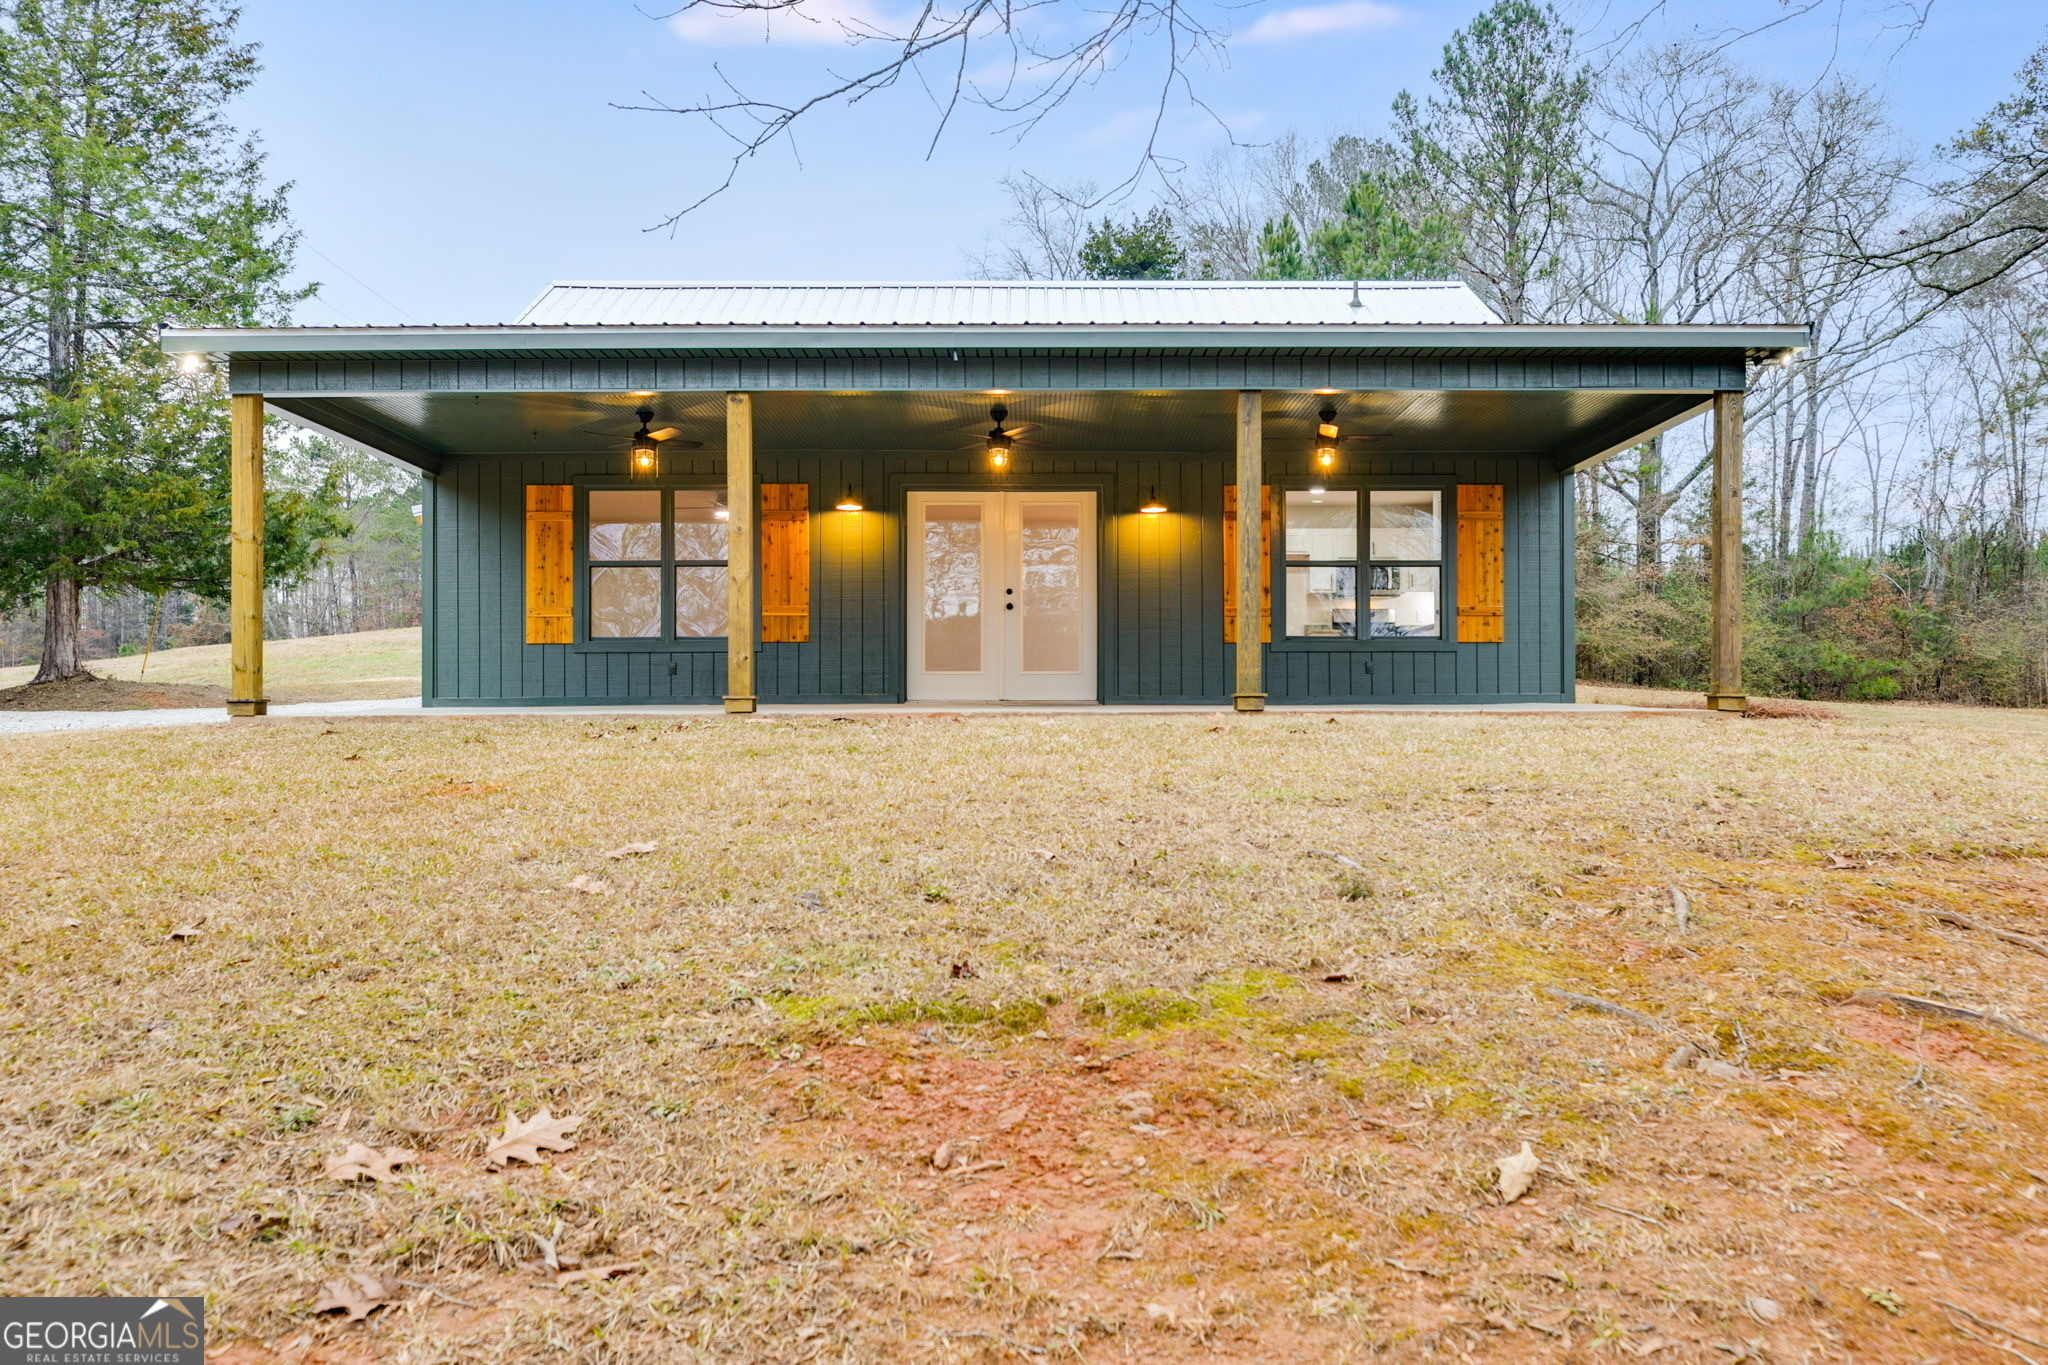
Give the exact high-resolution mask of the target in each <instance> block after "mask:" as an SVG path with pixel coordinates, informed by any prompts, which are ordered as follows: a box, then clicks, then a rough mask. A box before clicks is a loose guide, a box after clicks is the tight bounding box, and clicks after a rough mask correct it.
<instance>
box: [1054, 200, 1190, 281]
mask: <svg viewBox="0 0 2048 1365" xmlns="http://www.w3.org/2000/svg"><path fill="white" fill-rule="evenodd" d="M1079 261H1080V265H1081V276H1082V278H1083V279H1090V280H1173V279H1179V278H1180V272H1181V269H1182V267H1183V266H1185V265H1186V264H1187V251H1186V249H1185V248H1183V247H1182V246H1181V244H1180V239H1179V238H1178V237H1177V236H1176V235H1175V234H1174V230H1173V219H1172V217H1171V216H1170V215H1168V213H1167V212H1166V210H1165V209H1157V208H1155V209H1153V210H1152V211H1150V212H1149V213H1146V214H1145V215H1144V216H1142V217H1138V218H1133V219H1131V220H1130V221H1129V222H1128V223H1118V222H1117V221H1116V220H1114V219H1112V218H1104V219H1103V220H1102V222H1101V223H1099V224H1097V225H1096V227H1095V229H1094V230H1093V231H1091V232H1090V233H1089V234H1088V237H1087V240H1086V241H1084V242H1082V243H1081V250H1080V253H1079Z"/></svg>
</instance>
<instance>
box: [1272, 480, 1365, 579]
mask: <svg viewBox="0 0 2048 1365" xmlns="http://www.w3.org/2000/svg"><path fill="white" fill-rule="evenodd" d="M1287 558H1288V560H1289V561H1290V562H1293V563H1299V562H1301V561H1303V560H1312V559H1356V558H1358V494H1357V493H1356V492H1355V491H1353V490H1351V489H1345V488H1331V489H1322V488H1292V489H1289V490H1288V492H1287Z"/></svg>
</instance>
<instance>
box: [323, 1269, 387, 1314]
mask: <svg viewBox="0 0 2048 1365" xmlns="http://www.w3.org/2000/svg"><path fill="white" fill-rule="evenodd" d="M398 1290H399V1284H398V1281H396V1280H386V1279H382V1278H380V1277H378V1276H376V1275H344V1276H343V1277H342V1278H340V1279H338V1280H329V1281H328V1282H327V1287H326V1289H325V1291H324V1293H323V1296H322V1298H321V1299H320V1300H319V1302H317V1303H315V1304H314V1305H313V1311H314V1312H315V1313H339V1314H341V1315H342V1321H343V1322H361V1321H362V1320H363V1319H364V1318H367V1317H368V1316H370V1314H372V1313H374V1312H376V1311H377V1310H378V1309H379V1308H389V1307H390V1306H391V1301H392V1297H393V1296H394V1295H395V1294H397V1293H398Z"/></svg>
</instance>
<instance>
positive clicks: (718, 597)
mask: <svg viewBox="0 0 2048 1365" xmlns="http://www.w3.org/2000/svg"><path fill="white" fill-rule="evenodd" d="M725 620H726V617H725V570H724V568H722V567H714V566H704V565H700V566H697V567H692V566H690V565H687V564H679V565H677V566H676V638H678V639H682V640H701V639H715V638H717V637H719V636H722V635H724V634H725Z"/></svg>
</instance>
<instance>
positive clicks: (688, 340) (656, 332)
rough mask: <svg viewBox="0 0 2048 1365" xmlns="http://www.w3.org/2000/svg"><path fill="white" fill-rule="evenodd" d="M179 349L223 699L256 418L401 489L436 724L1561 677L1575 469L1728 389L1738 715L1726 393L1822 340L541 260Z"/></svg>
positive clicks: (1350, 306) (1736, 482)
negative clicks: (484, 290) (388, 312)
mask: <svg viewBox="0 0 2048 1365" xmlns="http://www.w3.org/2000/svg"><path fill="white" fill-rule="evenodd" d="M163 344H164V345H165V346H166V347H167V348H168V349H169V350H170V351H172V352H174V353H178V354H180V355H182V356H186V357H208V358H210V359H211V361H212V363H214V364H217V365H221V366H224V367H225V369H226V374H227V380H228V387H229V390H230V392H231V394H232V398H231V403H232V407H233V447H234V472H235V512H234V527H233V534H234V538H235V539H234V555H235V560H234V562H235V575H234V598H233V622H234V658H235V665H234V684H233V691H232V695H233V696H234V698H235V700H233V701H232V702H230V703H229V708H230V710H231V711H232V712H234V713H235V714H241V715H252V714H261V713H262V712H263V710H264V705H265V702H264V694H263V667H262V657H263V654H262V600H261V597H262V594H261V583H262V562H261V555H262V498H261V489H262V478H263V470H262V425H263V422H264V419H265V414H266V413H271V414H275V415H277V416H279V417H282V418H285V419H287V420H289V421H292V422H296V423H299V424H301V425H303V426H306V427H309V428H312V429H313V430H315V431H319V432H323V433H326V434H328V435H330V436H333V437H337V438H339V439H341V440H344V441H347V442H350V443H353V444H355V445H358V446H361V447H363V448H365V449H368V450H371V451H374V452H376V453H378V454H379V455H381V456H383V457H385V458H387V459H390V460H394V461H396V462H398V463H399V464H401V465H404V466H406V467H408V468H411V469H416V470H418V471H420V472H421V473H422V474H424V475H425V477H426V487H427V492H426V498H425V508H426V511H425V564H426V569H425V617H424V619H425V642H424V646H425V647H424V656H425V657H424V665H423V672H424V677H423V678H422V687H423V693H424V697H425V701H426V704H427V705H429V706H455V705H459V706H487V705H508V706H510V705H519V706H534V705H548V704H565V705H591V704H602V705H622V704H638V703H666V704H674V703H701V704H707V705H718V704H723V706H724V707H725V709H727V710H728V711H735V712H745V711H751V710H753V709H754V708H755V706H756V705H757V704H758V703H761V702H781V703H793V702H816V703H852V702H868V703H876V702H881V703H886V702H946V703H953V702H1003V701H1011V702H1062V703H1088V702H1105V703H1108V702H1115V703H1140V704H1142V703H1199V704H1204V705H1211V704H1221V703H1225V702H1230V703H1234V704H1235V705H1236V707H1237V708H1238V709H1240V710H1258V709H1261V708H1262V707H1264V706H1265V705H1267V704H1269V703H1272V704H1283V703H1285V704H1303V703H1311V704H1318V705H1321V704H1343V703H1361V702H1379V703H1385V702H1428V703H1447V702H1465V703H1501V702H1556V701H1569V700H1570V699H1571V698H1572V695H1573V672H1574V670H1573V654H1574V642H1573V630H1572V578H1573V529H1574V527H1573V517H1574V500H1573V496H1572V479H1571V475H1572V474H1573V473H1574V472H1575V471H1577V470H1581V469H1584V468H1586V467H1588V466H1589V465H1592V464H1594V463H1596V462H1598V461H1600V460H1603V459H1606V458H1607V457H1608V456H1610V455H1612V454H1614V453H1616V452H1618V451H1622V450H1625V449H1627V448H1628V447H1630V446H1631V445H1633V444H1635V443H1637V442H1639V441H1642V440H1644V439H1645V438H1647V437H1648V436H1650V435H1652V434H1654V433H1657V432H1660V431H1664V430H1666V429H1667V428H1669V427H1672V426H1673V425H1675V424H1677V423H1679V422H1683V421H1685V420H1687V419H1688V418H1691V417H1693V416H1695V415H1697V414H1702V413H1709V412H1710V413H1711V414H1712V420H1713V422H1714V424H1715V426H1714V452H1715V458H1714V476H1713V477H1714V483H1713V506H1714V508H1715V509H1716V513H1717V516H1716V526H1715V530H1714V534H1713V536H1712V538H1711V540H1712V544H1711V553H1712V555H1713V564H1714V569H1715V573H1716V584H1717V586H1716V589H1715V594H1714V606H1713V610H1714V613H1715V623H1714V626H1715V628H1714V636H1713V638H1714V659H1713V684H1712V690H1711V692H1710V694H1709V701H1710V704H1711V705H1713V706H1716V707H1722V708H1731V707H1733V708H1739V707H1740V706H1741V705H1742V695H1741V692H1742V689H1741V682H1740V659H1739V655H1740V636H1739V603H1740V597H1739V583H1740V575H1739V560H1740V554H1741V534H1740V516H1741V500H1740V489H1741V478H1742V463H1741V461H1742V421H1741V411H1742V394H1743V389H1744V387H1745V382H1746V375H1747V373H1748V371H1749V368H1750V367H1751V366H1755V365H1759V364H1763V363H1766V362H1770V361H1774V360H1781V359H1784V358H1786V357H1789V356H1790V355H1791V354H1792V353H1793V352H1794V351H1796V350H1798V349H1799V348H1802V347H1804V346H1805V345H1807V344H1808V335H1807V332H1806V330H1805V329H1804V328H1802V327H1798V326H1784V325H1763V326H1578V325H1574V326H1533V325H1509V324H1504V323H1502V322H1501V321H1499V319H1498V318H1497V317H1495V316H1494V315H1493V314H1492V313H1491V312H1490V311H1489V310H1488V309H1487V308H1486V307H1485V305H1484V304H1483V303H1481V301H1480V300H1479V299H1478V297H1477V296H1476V295H1474V294H1473V293H1472V292H1471V291H1470V290H1469V289H1468V288H1466V287H1465V286H1464V285H1462V284H1457V283H1434V282H1398V283H1360V284H1353V283H1337V282H1328V281H1313V282H1310V281H1301V282H1296V281H1288V282H1274V283H1236V282H1199V283H1183V282H1156V283H1155V282H1146V283H1120V282H1109V283H1085V284H1082V283H1048V282H1024V283H961V284H854V283H838V284H716V283H563V284H556V285H554V286H552V287H551V288H549V289H548V290H547V291H546V292H545V293H543V294H542V295H541V296H540V298H539V299H538V300H536V301H535V302H534V304H533V305H532V306H531V307H530V308H528V309H527V310H526V312H525V313H524V314H523V315H522V316H521V317H520V318H519V320H518V321H517V322H514V323H511V324H509V325H504V326H454V327H292V328H247V329H225V328H193V329H180V330H172V331H169V332H167V333H166V334H165V337H164V343H163ZM189 363H195V364H196V363H199V362H198V361H196V360H194V361H191V362H189ZM1253 644H1256V645H1257V647H1256V648H1250V647H1248V646H1250V645H1253Z"/></svg>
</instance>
